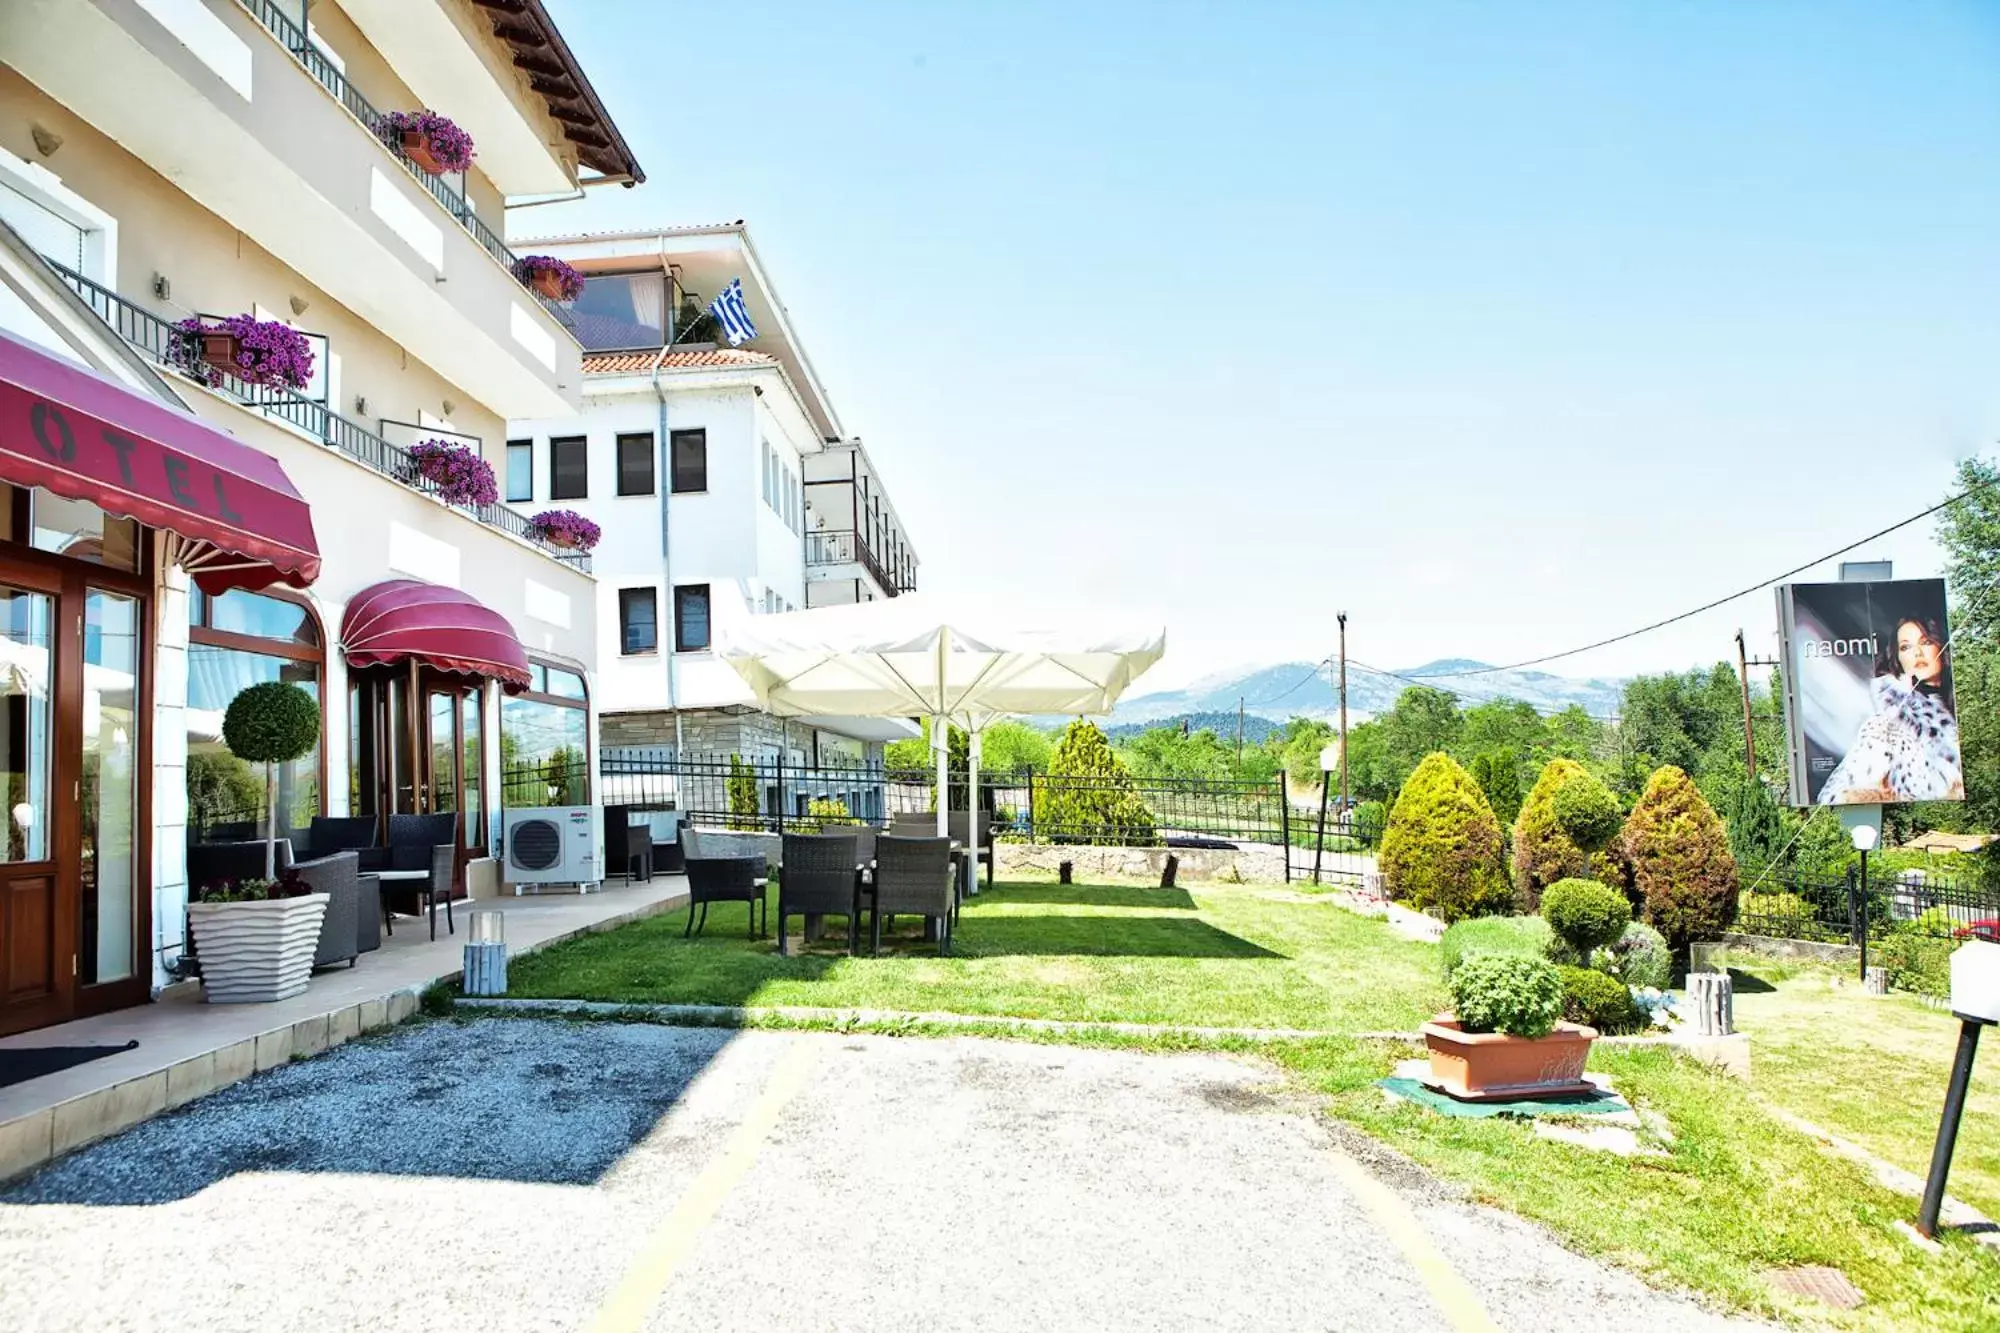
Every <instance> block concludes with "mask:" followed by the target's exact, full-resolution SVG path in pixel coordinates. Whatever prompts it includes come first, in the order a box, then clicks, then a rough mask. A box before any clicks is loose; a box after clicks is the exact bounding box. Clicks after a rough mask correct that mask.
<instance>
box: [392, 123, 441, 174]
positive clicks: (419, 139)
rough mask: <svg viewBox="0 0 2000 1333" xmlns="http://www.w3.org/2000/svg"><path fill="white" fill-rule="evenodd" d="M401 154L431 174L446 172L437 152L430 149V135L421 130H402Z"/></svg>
mask: <svg viewBox="0 0 2000 1333" xmlns="http://www.w3.org/2000/svg"><path fill="white" fill-rule="evenodd" d="M403 156H404V157H407V158H409V159H410V161H412V162H414V163H416V164H417V165H418V166H420V167H422V168H423V169H424V170H425V171H428V172H430V173H431V175H433V176H443V175H445V174H447V173H446V171H445V169H444V163H442V162H440V161H438V156H437V154H436V153H435V152H433V151H432V150H431V136H430V135H428V134H425V133H424V132H423V131H422V130H404V131H403Z"/></svg>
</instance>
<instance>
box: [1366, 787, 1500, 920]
mask: <svg viewBox="0 0 2000 1333" xmlns="http://www.w3.org/2000/svg"><path fill="white" fill-rule="evenodd" d="M1377 860H1378V861H1379V862H1380V864H1381V867H1382V878H1383V881H1384V883H1385V884H1386V886H1387V888H1388V890H1389V896H1390V897H1391V898H1394V899H1395V900H1396V901H1397V902H1399V903H1405V904H1407V905H1408V906H1410V907H1414V908H1416V909H1417V910H1418V911H1420V912H1433V913H1435V914H1436V915H1438V916H1440V917H1442V918H1443V919H1444V920H1445V921H1447V922H1451V921H1458V920H1460V919H1462V918H1464V917H1469V916H1483V915H1485V914H1487V913H1490V912H1499V911H1504V910H1506V907H1507V904H1508V903H1509V902H1510V901H1511V899H1512V897H1513V890H1512V888H1511V887H1510V886H1509V885H1508V883H1507V872H1506V871H1505V870H1503V869H1502V868H1501V864H1500V823H1499V821H1498V820H1496V819H1494V818H1493V811H1492V809H1491V807H1489V806H1488V805H1487V804H1486V796H1485V794H1484V793H1483V792H1481V791H1480V790H1479V786H1478V784H1477V783H1475V782H1473V780H1472V776H1471V774H1469V773H1467V772H1466V771H1465V770H1464V769H1463V768H1461V767H1459V764H1458V761H1457V760H1455V759H1453V758H1452V757H1451V756H1450V755H1448V754H1445V753H1443V752H1442V751H1439V752H1438V753H1436V754H1432V755H1428V756H1426V757H1425V759H1424V761H1423V762H1422V763H1421V764H1418V765H1417V768H1416V771H1415V772H1414V773H1412V774H1410V777H1409V780H1408V781H1406V782H1405V783H1404V784H1403V790H1402V791H1401V792H1400V793H1398V794H1397V796H1396V805H1395V808H1394V809H1393V810H1391V811H1390V812H1389V827H1388V830H1387V831H1386V832H1385V833H1384V834H1383V835H1382V849H1381V852H1380V853H1379V855H1378V857H1377Z"/></svg>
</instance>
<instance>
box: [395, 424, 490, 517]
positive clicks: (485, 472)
mask: <svg viewBox="0 0 2000 1333" xmlns="http://www.w3.org/2000/svg"><path fill="white" fill-rule="evenodd" d="M410 462H411V463H413V464H415V466H416V470H417V475H418V476H419V477H422V478H423V479H424V480H425V481H428V482H429V483H430V484H431V485H432V486H435V487H436V488H437V497H438V498H439V499H440V500H443V501H444V502H445V503H446V504H449V505H490V504H498V503H499V502H500V487H499V484H498V483H497V482H495V481H494V479H493V466H492V464H490V463H488V462H487V461H486V460H485V459H483V458H481V457H480V456H479V455H478V454H476V453H474V452H473V451H472V450H471V449H469V448H467V447H466V446H465V445H462V444H452V443H450V442H448V441H445V440H425V441H424V442H423V443H421V444H413V445H411V446H410Z"/></svg>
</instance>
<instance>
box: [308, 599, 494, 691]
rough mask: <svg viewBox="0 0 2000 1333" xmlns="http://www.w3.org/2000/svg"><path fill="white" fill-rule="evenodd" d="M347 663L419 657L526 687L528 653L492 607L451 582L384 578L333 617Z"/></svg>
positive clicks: (382, 663)
mask: <svg viewBox="0 0 2000 1333" xmlns="http://www.w3.org/2000/svg"><path fill="white" fill-rule="evenodd" d="M340 646H341V648H342V649H343V650H344V651H345V652H346V653H347V661H348V664H349V665H350V666H358V667H370V666H391V665H394V664H396V663H399V662H412V661H414V662H421V663H423V664H424V665H426V666H431V667H436V668H437V669H438V670H440V671H457V672H461V673H464V674H466V675H473V676H489V677H491V678H492V679H494V680H497V681H499V682H500V683H501V684H502V685H504V686H506V687H507V689H508V690H509V691H510V692H516V691H520V690H525V689H527V688H528V653H527V650H526V649H524V648H522V647H521V641H520V640H519V639H517V638H515V637H514V627H513V626H512V625H509V624H508V623H507V618H506V617H505V616H503V615H501V614H500V613H499V612H498V611H495V610H493V609H492V608H491V607H488V606H486V605H484V604H483V603H481V602H480V601H479V600H478V599H476V598H474V597H472V596H470V595H468V594H466V593H462V592H460V591H459V590H458V589H456V588H445V587H440V586H439V585H437V584H435V583H425V582H422V581H421V580H418V579H391V580H389V581H388V582H386V583H377V584H375V585H374V586H373V587H370V588H366V589H364V590H363V591H362V592H360V593H358V594H357V595H356V596H355V598H354V600H353V601H351V602H349V603H348V604H347V614H346V615H344V616H342V617H341V621H340Z"/></svg>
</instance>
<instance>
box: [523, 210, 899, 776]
mask: <svg viewBox="0 0 2000 1333" xmlns="http://www.w3.org/2000/svg"><path fill="white" fill-rule="evenodd" d="M522 245H523V246H524V247H525V248H527V249H530V250H532V251H534V252H535V253H538V254H552V255H555V256H557V257H559V258H561V259H563V260H565V261H567V262H568V263H569V264H571V265H573V266H574V267H575V268H577V269H578V270H579V271H580V272H582V273H583V274H584V275H585V278H586V284H585V290H584V294H583V296H582V298H581V299H580V300H578V301H577V302H575V303H574V305H573V306H572V307H571V308H570V313H571V316H572V319H573V321H574V324H575V331H576V334H577V337H578V338H579V339H580V340H581V341H582V343H583V345H584V348H585V353H584V357H583V367H582V369H583V404H584V410H583V412H582V414H581V415H580V416H578V415H574V414H565V415H560V416H553V417H550V416H536V417H517V418H515V419H514V420H513V421H511V422H510V423H509V426H508V444H507V454H508V466H507V470H506V474H505V479H504V487H505V489H504V491H503V495H504V498H505V499H506V500H507V501H508V502H509V503H511V504H516V505H518V506H520V507H522V508H524V509H529V510H540V509H543V508H547V507H558V508H564V509H572V510H575V511H576V512H577V513H580V514H583V515H584V516H586V517H588V518H590V519H591V520H592V521H594V522H595V523H597V524H598V525H599V526H600V527H601V528H602V529H603V532H604V536H603V539H602V542H601V544H600V545H599V546H598V547H597V549H596V551H595V552H594V553H593V564H594V567H595V569H596V572H597V597H598V604H597V626H598V631H597V639H598V641H597V644H596V661H597V664H598V672H597V681H598V687H597V692H596V704H597V709H598V714H599V718H600V732H599V736H600V740H601V743H602V745H603V747H604V748H605V749H606V750H618V749H623V748H626V747H648V748H652V749H655V750H656V751H658V750H665V749H667V748H670V747H676V746H678V747H679V749H678V752H679V753H682V754H685V755H687V756H689V757H690V758H694V757H697V756H726V755H728V754H732V753H733V754H740V755H742V756H743V757H744V758H746V759H749V758H753V757H754V758H759V759H770V758H774V757H775V756H777V755H779V754H781V753H782V754H783V755H784V757H785V761H786V762H787V763H788V764H800V765H810V764H852V763H860V762H865V761H869V760H876V759H879V758H880V755H881V744H882V743H883V742H884V741H887V740H893V739H896V738H898V737H902V736H909V735H913V734H915V730H914V728H913V727H912V726H911V725H910V724H908V723H906V722H904V721H901V720H896V719H888V720H885V719H879V718H842V719H814V720H813V723H812V725H806V724H804V723H803V722H800V721H794V722H792V723H790V724H789V725H787V724H784V723H781V722H780V721H779V720H778V719H775V718H772V717H771V716H769V715H768V714H765V713H762V712H760V711H758V710H757V709H755V708H754V707H753V706H752V704H751V699H750V695H749V693H748V692H747V691H746V690H745V688H744V687H743V684H742V682H741V680H740V679H739V678H738V677H737V675H736V673H735V671H734V670H733V669H731V668H730V667H729V665H728V664H727V663H725V662H722V661H720V660H718V659H717V658H716V657H715V655H714V654H713V653H712V652H711V651H710V645H711V639H712V629H713V622H714V620H715V618H716V616H717V615H718V614H726V613H727V611H726V610H725V602H726V603H727V604H728V607H729V609H740V610H741V611H743V612H746V613H750V614H760V613H767V612H772V611H790V610H797V609H801V608H809V607H818V606H831V605H836V604H840V603H845V602H857V601H869V600H873V599H876V598H881V597H894V596H896V595H898V594H899V593H902V592H907V591H909V590H911V589H912V588H914V587H915V586H916V576H917V556H916V551H915V548H914V547H913V546H912V545H911V543H910V540H909V538H908V536H907V535H906V534H905V532H904V529H903V525H902V521H901V519H900V518H898V517H897V514H896V510H895V507H894V505H892V504H891V503H890V501H889V496H888V493H887V491H886V489H885V488H884V487H883V484H882V481H881V477H880V474H879V473H878V472H877V470H876V468H875V465H874V463H873V462H872V461H871V460H870V459H869V457H868V454H867V451H866V450H865V449H863V448H862V446H861V443H860V441H859V440H856V439H851V438H849V437H848V436H847V435H846V433H845V430H844V428H843V427H842V424H841V421H840V418H839V415H838V414H837V413H836V412H835V410H834V407H833V403H832V402H831V400H830V399H829V397H828V395H827V392H826V389H825V386H824V385H823V384H822V383H821V382H820V379H819V376H818V374H817V373H816V372H815V371H814V370H813V366H812V362H811V360H810V359H809V358H808V357H807V355H806V351H805V348H804V346H803V345H802V344H801V343H800V341H799V338H798V335H797V332H796V330H795V329H794V327H793V325H792V322H791V319H790V317H789V316H788V315H787V314H786V311H785V307H784V305H783V303H782V302H781V301H780V300H779V299H778V296H777V293H776V291H775V290H774V289H773V287H772V284H771V280H770V277H769V275H768V274H767V272H766V271H765V268H764V265H763V263H762V261H761V260H760V258H759V256H758V253H757V249H756V247H755V246H754V245H753V244H752V243H751V240H750V234H749V232H748V231H747V230H746V229H745V228H744V227H743V225H742V224H741V223H736V224H733V225H727V226H715V227H683V228H668V229H663V230H656V231H645V232H629V233H616V234H600V235H584V236H567V237H544V238H540V239H536V240H533V241H527V242H522ZM732 279H740V280H741V281H742V284H743V292H744V296H745V299H746V302H747V305H748V308H749V312H750V317H751V321H752V323H754V324H755V326H756V329H757V336H756V337H755V338H753V339H751V340H750V341H748V342H747V343H745V344H744V345H743V346H741V347H738V348H732V347H729V346H727V345H726V344H721V345H719V344H718V343H717V342H712V341H709V339H710V338H711V336H714V337H719V336H720V334H719V331H715V330H714V329H713V327H712V326H713V320H712V319H709V318H708V317H707V316H705V315H704V314H703V311H704V310H705V308H706V306H707V304H708V302H709V301H710V300H712V299H713V298H714V295H715V294H716V293H717V292H718V291H720V290H722V289H723V288H724V287H726V286H727V285H728V283H729V282H730V281H731V280H732ZM690 320H694V321H698V322H695V323H693V324H690V322H689V321H690Z"/></svg>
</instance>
